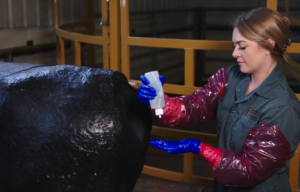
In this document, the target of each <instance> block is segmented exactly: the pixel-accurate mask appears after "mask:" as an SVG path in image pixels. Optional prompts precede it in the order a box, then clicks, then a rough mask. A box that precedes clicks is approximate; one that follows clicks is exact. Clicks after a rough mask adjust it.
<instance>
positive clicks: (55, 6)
mask: <svg viewBox="0 0 300 192" xmlns="http://www.w3.org/2000/svg"><path fill="white" fill-rule="evenodd" d="M54 10H55V27H56V28H58V26H59V18H58V0H54Z"/></svg>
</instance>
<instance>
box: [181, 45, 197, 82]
mask: <svg viewBox="0 0 300 192" xmlns="http://www.w3.org/2000/svg"><path fill="white" fill-rule="evenodd" d="M184 53H185V54H184V60H185V61H184V81H185V83H184V85H185V86H187V87H194V86H195V53H194V49H190V48H186V49H185V50H184Z"/></svg>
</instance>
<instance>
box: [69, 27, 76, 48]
mask: <svg viewBox="0 0 300 192" xmlns="http://www.w3.org/2000/svg"><path fill="white" fill-rule="evenodd" d="M70 31H71V32H72V33H74V28H71V29H70ZM75 42H76V41H71V49H74V48H75Z"/></svg>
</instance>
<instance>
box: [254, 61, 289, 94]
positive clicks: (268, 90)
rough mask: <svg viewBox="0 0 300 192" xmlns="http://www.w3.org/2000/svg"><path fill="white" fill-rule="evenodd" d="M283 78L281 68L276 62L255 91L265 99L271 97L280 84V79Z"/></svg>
mask: <svg viewBox="0 0 300 192" xmlns="http://www.w3.org/2000/svg"><path fill="white" fill-rule="evenodd" d="M284 78H285V77H284V76H283V74H282V71H281V68H280V66H279V64H277V65H276V67H275V68H274V69H273V71H272V72H271V74H270V75H269V76H268V77H267V78H266V79H265V80H264V81H263V82H262V84H261V85H260V86H259V87H258V88H257V89H256V91H255V93H256V94H257V95H259V96H262V97H265V98H267V99H270V98H272V97H273V96H274V95H275V93H276V91H277V89H278V86H279V85H280V81H281V80H283V79H284Z"/></svg>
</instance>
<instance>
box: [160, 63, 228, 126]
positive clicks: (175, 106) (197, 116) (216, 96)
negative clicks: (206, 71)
mask: <svg viewBox="0 0 300 192" xmlns="http://www.w3.org/2000/svg"><path fill="white" fill-rule="evenodd" d="M227 85H228V69H227V68H222V69H220V70H218V72H217V73H215V74H214V75H213V76H211V77H210V78H209V79H208V83H207V84H206V85H205V86H203V89H201V90H197V91H195V92H194V93H193V94H192V95H188V96H182V97H173V98H170V97H168V96H167V95H165V98H166V104H165V107H164V114H163V116H162V118H161V120H162V122H163V123H164V124H167V125H170V126H175V127H184V126H192V125H195V124H197V123H204V122H209V121H211V120H213V119H214V116H215V111H216V109H217V104H218V101H219V100H220V99H221V98H223V97H224V95H225V92H226V88H227Z"/></svg>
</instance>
